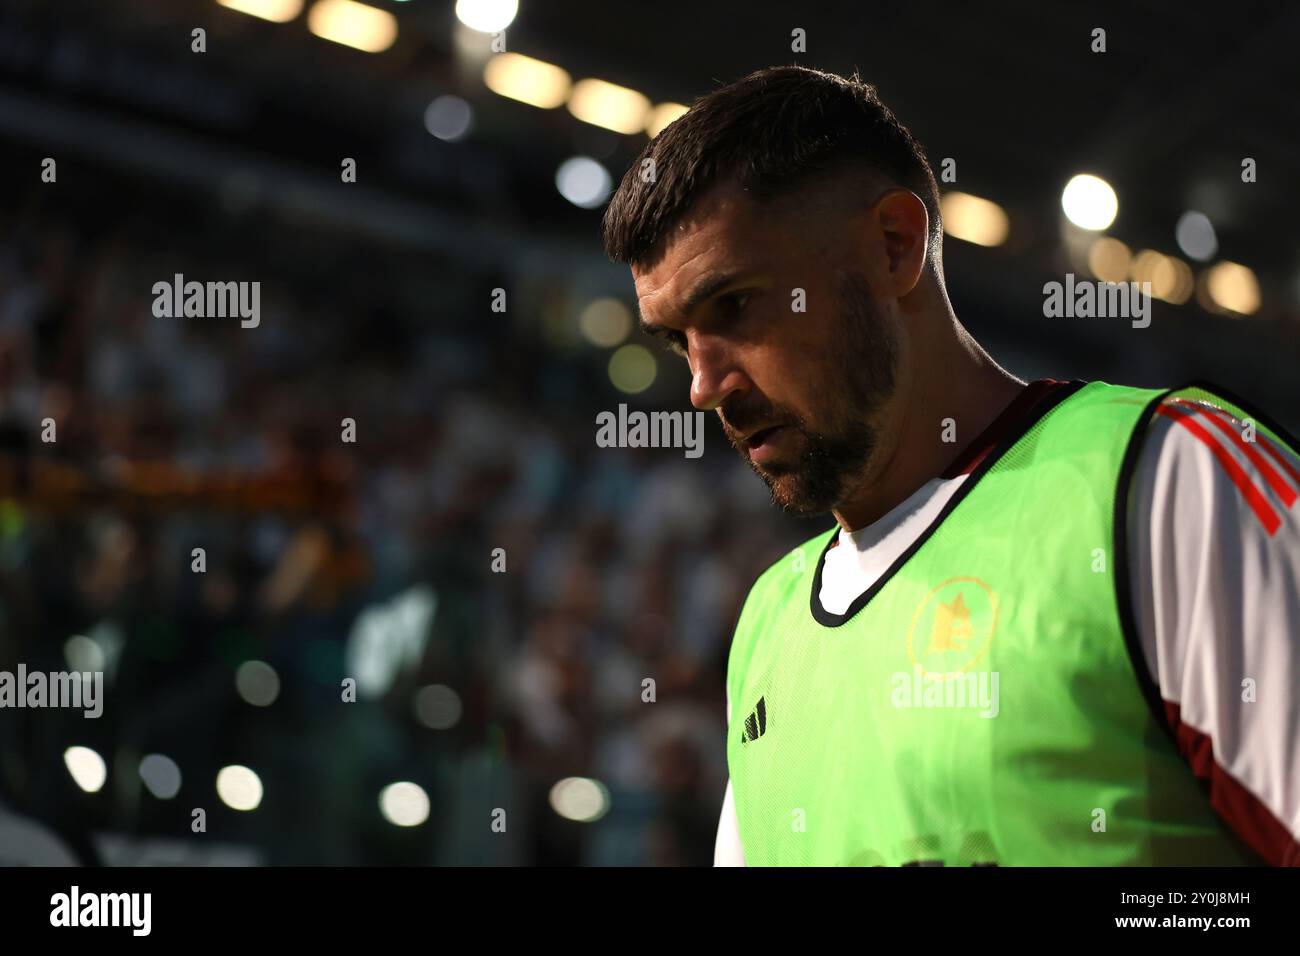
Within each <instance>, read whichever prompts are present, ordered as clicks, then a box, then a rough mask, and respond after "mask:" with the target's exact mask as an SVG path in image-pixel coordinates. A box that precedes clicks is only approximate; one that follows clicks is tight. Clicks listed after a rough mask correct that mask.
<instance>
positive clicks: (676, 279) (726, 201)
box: [632, 181, 756, 298]
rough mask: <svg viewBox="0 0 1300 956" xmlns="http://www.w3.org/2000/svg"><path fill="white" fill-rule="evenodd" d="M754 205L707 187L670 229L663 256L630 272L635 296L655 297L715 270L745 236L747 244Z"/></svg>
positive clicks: (734, 192)
mask: <svg viewBox="0 0 1300 956" xmlns="http://www.w3.org/2000/svg"><path fill="white" fill-rule="evenodd" d="M755 206H756V203H755V201H754V200H753V198H752V197H750V196H749V195H748V194H747V193H746V192H745V191H744V190H743V189H742V188H741V187H740V186H739V185H737V184H735V183H734V182H731V181H727V182H723V183H719V184H718V185H716V186H713V187H711V188H710V189H709V190H707V191H706V192H705V193H704V194H703V195H701V196H700V198H699V200H698V201H697V202H695V203H694V204H693V205H692V206H691V208H690V210H689V211H688V212H687V213H686V214H685V215H684V216H682V218H681V219H680V220H679V221H678V222H676V223H674V224H673V226H672V228H671V230H670V231H669V234H668V236H667V237H666V238H665V240H664V246H663V250H662V253H661V254H660V255H659V256H657V257H655V258H654V260H653V261H652V262H651V264H649V265H647V266H644V267H638V266H635V265H634V266H633V267H632V277H633V279H634V281H635V282H636V288H637V295H638V296H640V297H642V298H653V297H657V296H660V295H662V294H664V293H665V292H667V291H668V290H669V289H676V287H677V286H679V285H681V284H683V283H684V282H689V281H690V280H691V279H692V278H693V277H694V276H696V275H698V274H700V273H702V272H705V271H708V270H711V269H714V268H717V267H718V266H719V265H720V264H721V263H723V262H724V261H725V260H726V259H728V258H730V257H732V256H733V255H734V254H735V253H736V251H737V248H736V244H737V243H740V242H742V241H743V240H744V239H745V238H746V237H747V236H748V238H749V239H750V240H751V241H752V240H753V238H754V235H753V230H752V226H753V220H752V217H753V214H754V211H755Z"/></svg>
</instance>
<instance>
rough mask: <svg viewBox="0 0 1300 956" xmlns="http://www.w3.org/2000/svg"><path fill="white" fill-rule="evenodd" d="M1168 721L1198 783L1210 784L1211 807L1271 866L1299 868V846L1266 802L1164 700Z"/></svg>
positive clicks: (1170, 704)
mask: <svg viewBox="0 0 1300 956" xmlns="http://www.w3.org/2000/svg"><path fill="white" fill-rule="evenodd" d="M1164 703H1165V718H1166V719H1167V720H1168V721H1169V726H1170V728H1171V729H1172V730H1173V732H1174V737H1175V738H1176V739H1177V741H1178V750H1179V752H1180V753H1182V755H1183V757H1184V758H1185V759H1186V760H1187V763H1188V766H1190V767H1191V768H1192V773H1193V774H1195V775H1196V778H1197V779H1198V780H1202V781H1205V782H1207V783H1209V785H1210V806H1211V807H1212V808H1213V809H1214V812H1215V813H1217V814H1218V815H1219V816H1220V817H1221V818H1222V819H1223V822H1224V823H1226V824H1227V825H1228V826H1229V827H1231V828H1232V831H1233V832H1234V833H1235V834H1237V836H1239V837H1241V839H1242V840H1243V841H1244V842H1245V843H1246V845H1247V846H1249V847H1250V848H1251V849H1252V850H1254V851H1255V852H1256V853H1258V854H1259V855H1260V856H1261V857H1263V858H1264V861H1265V862H1266V863H1268V864H1269V865H1270V866H1300V843H1297V842H1296V838H1295V837H1294V836H1292V834H1291V831H1289V830H1288V829H1287V828H1286V827H1285V826H1284V825H1283V824H1282V822H1281V821H1280V820H1278V818H1277V817H1275V816H1274V815H1273V812H1272V811H1271V810H1269V808H1268V807H1266V806H1264V803H1263V801H1261V800H1260V799H1259V797H1257V796H1255V795H1254V794H1253V793H1251V792H1250V791H1249V790H1247V789H1246V788H1245V787H1243V786H1242V785H1241V783H1240V782H1239V781H1238V780H1237V778H1236V777H1234V776H1233V775H1232V774H1230V773H1228V771H1226V770H1224V769H1223V767H1222V766H1221V765H1220V764H1219V762H1218V761H1217V760H1215V759H1214V741H1213V740H1211V739H1210V737H1209V735H1208V734H1203V733H1201V731H1199V730H1197V729H1196V728H1195V727H1189V726H1188V725H1187V724H1185V723H1183V720H1182V714H1181V711H1180V708H1179V706H1178V705H1177V704H1175V703H1173V702H1172V701H1168V700H1167V701H1165V702H1164Z"/></svg>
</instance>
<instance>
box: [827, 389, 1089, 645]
mask: <svg viewBox="0 0 1300 956" xmlns="http://www.w3.org/2000/svg"><path fill="white" fill-rule="evenodd" d="M1087 384H1089V383H1088V382H1085V381H1083V380H1082V379H1071V380H1070V381H1069V382H1067V383H1066V384H1064V385H1062V386H1060V387H1059V388H1057V389H1055V390H1054V391H1052V392H1051V393H1049V394H1048V395H1046V396H1045V397H1044V398H1043V399H1042V400H1041V401H1039V402H1038V403H1037V404H1035V405H1034V407H1033V409H1032V410H1031V411H1030V413H1029V414H1027V415H1026V416H1025V417H1024V418H1023V419H1022V421H1021V424H1020V426H1019V427H1018V428H1015V429H1012V430H1011V431H1010V432H1008V433H1007V434H1006V435H1004V436H1003V437H1002V440H1001V441H999V442H998V443H997V444H996V445H995V446H994V447H993V448H992V449H991V450H990V451H989V452H988V454H986V455H985V456H984V459H983V460H982V461H981V462H980V463H979V464H978V465H976V466H975V470H974V471H972V472H971V473H970V474H969V475H968V476H967V478H966V480H965V481H964V482H962V485H961V487H960V488H958V489H957V490H956V491H955V492H953V496H952V497H951V498H949V499H948V503H947V504H945V505H944V506H943V510H942V511H940V512H939V514H938V516H937V517H936V518H935V519H934V521H932V522H930V525H929V527H927V528H926V529H925V530H924V531H922V532H921V534H920V535H919V536H918V537H917V539H916V540H915V541H913V542H912V544H911V545H910V546H909V547H908V548H907V550H906V551H904V552H903V553H902V554H900V555H899V556H898V557H897V558H896V559H895V561H894V563H893V564H891V565H890V566H889V567H888V568H887V569H886V570H885V573H884V574H882V575H881V576H880V577H879V578H878V579H877V580H876V582H875V584H873V585H871V587H869V588H867V589H866V590H865V591H863V592H862V593H861V594H859V595H858V596H857V597H856V598H854V600H853V603H852V604H850V605H849V606H848V609H847V610H846V611H845V612H844V613H843V614H832V613H831V612H830V611H828V610H826V608H824V607H822V602H821V593H822V565H824V564H825V562H826V553H827V552H828V551H830V549H831V545H833V544H834V543H835V539H836V538H837V537H839V533H840V529H839V526H838V525H837V526H836V527H835V528H834V529H832V531H831V536H830V538H829V539H827V541H826V545H825V547H823V548H822V550H821V554H820V555H819V556H818V558H817V571H816V573H814V575H813V582H812V593H811V594H810V595H809V607H810V609H811V611H812V616H813V619H814V620H815V621H816V622H817V623H818V624H821V625H822V626H823V627H839V626H840V625H842V624H844V623H846V622H848V621H849V620H850V619H851V618H852V617H853V616H854V615H855V614H857V613H858V612H859V611H861V610H862V609H863V608H864V607H866V606H867V603H868V602H869V601H870V600H871V599H872V598H873V597H875V596H876V594H878V593H879V592H880V589H881V588H883V587H884V586H885V585H886V584H888V583H889V582H890V580H891V579H892V578H893V577H894V575H895V574H897V573H898V569H899V568H901V567H902V566H903V565H904V564H906V563H907V562H908V561H909V560H911V558H912V555H914V554H916V552H917V551H919V550H920V548H921V546H922V545H923V544H925V543H926V542H927V541H929V540H930V537H931V536H932V535H933V534H934V533H935V531H937V530H938V529H939V526H940V525H941V524H943V522H944V520H945V519H946V518H947V517H948V515H950V514H952V511H953V509H954V508H956V507H957V506H958V505H959V504H961V503H962V500H963V499H964V498H965V497H966V496H967V495H968V494H970V493H971V491H973V490H974V488H975V486H976V485H977V484H978V483H979V480H980V479H981V478H983V477H984V475H985V474H986V473H987V472H988V471H989V470H990V469H991V468H992V467H993V466H994V465H996V464H997V463H998V462H999V461H1000V460H1001V459H1002V456H1003V455H1005V454H1006V453H1007V452H1008V451H1010V450H1011V449H1012V447H1013V446H1015V444H1016V443H1017V442H1019V441H1020V439H1022V438H1024V437H1025V435H1026V434H1027V433H1028V432H1029V430H1030V429H1031V428H1033V427H1034V426H1035V425H1037V424H1038V423H1039V422H1040V421H1042V420H1043V419H1044V418H1046V417H1047V415H1048V413H1049V412H1051V411H1052V410H1053V409H1054V408H1056V407H1057V406H1058V405H1060V404H1061V403H1062V402H1063V401H1065V400H1066V399H1067V398H1069V397H1070V396H1071V395H1073V394H1074V393H1075V392H1077V391H1078V390H1079V389H1081V388H1083V387H1084V386H1085V385H1087Z"/></svg>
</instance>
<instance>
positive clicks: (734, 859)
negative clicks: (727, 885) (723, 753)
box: [713, 692, 745, 866]
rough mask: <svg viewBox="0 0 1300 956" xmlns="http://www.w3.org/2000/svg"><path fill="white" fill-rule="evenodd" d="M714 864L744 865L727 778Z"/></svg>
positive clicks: (714, 847)
mask: <svg viewBox="0 0 1300 956" xmlns="http://www.w3.org/2000/svg"><path fill="white" fill-rule="evenodd" d="M727 732H728V734H730V732H731V693H730V692H728V693H727ZM713 865H714V866H744V865H745V851H744V849H742V848H741V845H740V821H739V820H737V819H736V797H735V794H734V793H733V792H732V789H731V779H730V777H728V779H727V791H726V793H724V794H723V795H722V814H721V815H720V816H719V817H718V836H717V839H716V840H714V843H713Z"/></svg>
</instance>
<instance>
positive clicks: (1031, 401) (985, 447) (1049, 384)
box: [940, 378, 1069, 479]
mask: <svg viewBox="0 0 1300 956" xmlns="http://www.w3.org/2000/svg"><path fill="white" fill-rule="evenodd" d="M1067 384H1069V383H1068V382H1063V381H1060V380H1058V379H1054V378H1038V379H1034V381H1032V382H1030V383H1029V384H1028V385H1026V386H1025V387H1024V388H1023V389H1022V390H1021V392H1020V394H1019V395H1017V396H1016V397H1015V398H1013V399H1012V400H1011V403H1010V404H1009V405H1007V407H1006V408H1004V409H1002V411H1001V412H1000V413H999V414H998V417H997V418H995V419H993V421H991V422H989V424H988V427H987V428H985V429H984V430H983V431H982V432H980V433H979V435H977V436H976V437H975V440H974V441H972V442H971V443H970V444H969V445H967V446H966V448H965V449H964V450H963V451H962V452H961V453H960V454H959V455H958V456H957V457H956V458H955V459H953V462H952V464H950V465H949V466H948V467H947V468H946V469H944V472H943V474H942V475H940V477H941V478H944V479H948V478H959V477H961V476H962V475H969V474H970V473H971V472H972V471H974V470H975V468H976V466H978V465H979V463H980V462H981V461H983V460H984V456H985V455H987V454H988V453H989V452H990V451H992V450H993V448H994V447H995V446H996V445H997V444H998V442H1000V441H1001V440H1002V438H1003V437H1004V436H1005V435H1007V434H1008V433H1009V432H1011V431H1012V430H1013V429H1015V427H1016V425H1017V423H1019V422H1020V420H1021V419H1023V418H1024V417H1025V416H1026V415H1028V414H1029V413H1030V412H1031V411H1033V409H1034V406H1036V405H1037V404H1038V403H1039V402H1040V401H1042V400H1043V399H1044V398H1046V397H1047V396H1048V395H1050V394H1052V393H1053V392H1054V391H1056V390H1057V389H1058V388H1060V387H1061V386H1062V385H1067Z"/></svg>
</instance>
